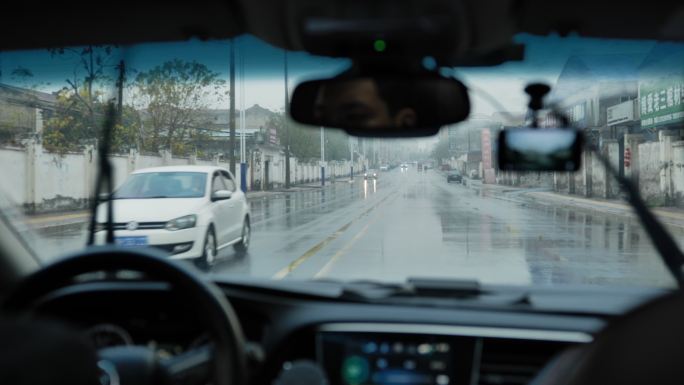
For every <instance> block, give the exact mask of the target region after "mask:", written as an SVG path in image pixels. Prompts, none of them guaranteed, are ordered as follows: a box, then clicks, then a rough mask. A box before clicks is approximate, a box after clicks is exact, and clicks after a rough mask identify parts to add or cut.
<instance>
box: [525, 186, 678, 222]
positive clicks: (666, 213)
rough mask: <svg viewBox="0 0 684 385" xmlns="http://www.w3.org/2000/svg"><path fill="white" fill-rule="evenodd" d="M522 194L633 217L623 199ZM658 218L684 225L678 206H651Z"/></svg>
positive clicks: (555, 202)
mask: <svg viewBox="0 0 684 385" xmlns="http://www.w3.org/2000/svg"><path fill="white" fill-rule="evenodd" d="M522 195H524V196H528V197H530V198H532V199H534V200H542V201H546V202H550V203H554V204H560V205H563V206H567V207H573V208H581V209H586V210H591V211H599V212H602V213H605V214H612V215H619V216H626V217H634V216H635V214H634V210H633V209H632V206H630V205H629V204H628V203H626V202H624V201H617V200H607V199H595V198H584V197H579V196H573V195H564V194H559V193H555V192H528V193H523V194H522ZM651 212H653V213H654V214H655V215H656V216H657V217H658V219H660V220H661V221H662V222H663V223H666V224H668V225H672V226H677V227H684V210H683V209H681V208H679V207H657V208H651Z"/></svg>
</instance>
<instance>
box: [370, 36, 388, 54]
mask: <svg viewBox="0 0 684 385" xmlns="http://www.w3.org/2000/svg"><path fill="white" fill-rule="evenodd" d="M373 48H375V52H385V49H386V48H387V43H386V42H385V41H384V40H382V39H378V40H376V41H374V42H373Z"/></svg>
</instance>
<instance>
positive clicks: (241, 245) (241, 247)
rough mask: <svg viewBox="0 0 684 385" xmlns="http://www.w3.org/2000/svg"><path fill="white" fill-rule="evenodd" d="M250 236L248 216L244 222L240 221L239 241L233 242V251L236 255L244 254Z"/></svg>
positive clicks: (250, 228)
mask: <svg viewBox="0 0 684 385" xmlns="http://www.w3.org/2000/svg"><path fill="white" fill-rule="evenodd" d="M251 237H252V227H251V226H250V224H249V217H246V218H245V220H244V222H243V223H242V237H241V239H240V242H238V243H236V244H235V252H237V253H238V255H244V254H246V253H247V249H248V248H249V241H250V238H251Z"/></svg>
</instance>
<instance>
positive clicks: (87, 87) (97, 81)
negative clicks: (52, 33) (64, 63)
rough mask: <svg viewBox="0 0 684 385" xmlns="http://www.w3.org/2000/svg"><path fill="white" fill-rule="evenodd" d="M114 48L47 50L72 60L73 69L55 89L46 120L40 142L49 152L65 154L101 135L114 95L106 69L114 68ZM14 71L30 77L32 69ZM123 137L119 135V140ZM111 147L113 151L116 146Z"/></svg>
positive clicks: (110, 77)
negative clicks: (53, 110) (52, 106)
mask: <svg viewBox="0 0 684 385" xmlns="http://www.w3.org/2000/svg"><path fill="white" fill-rule="evenodd" d="M115 48H116V47H114V46H104V45H89V46H86V47H83V48H53V49H50V50H49V52H50V53H51V55H52V57H53V58H56V57H61V58H63V59H65V58H66V59H67V60H68V59H72V60H74V70H73V75H72V77H70V78H67V79H65V82H66V84H67V85H66V86H65V87H63V88H62V89H61V90H60V91H58V92H57V105H56V109H55V112H54V113H53V114H52V116H51V117H50V118H49V119H47V120H46V122H45V127H44V132H43V145H44V146H45V148H46V149H47V150H48V151H54V152H59V153H64V152H65V151H73V150H77V149H79V148H80V147H81V146H82V145H84V144H86V143H94V142H95V141H96V140H97V139H98V138H99V137H100V134H101V130H102V127H103V125H104V116H105V115H106V108H107V107H106V106H107V103H108V102H109V101H111V100H112V97H113V96H114V93H113V92H111V90H113V89H114V83H113V82H112V80H113V78H112V76H110V74H109V71H112V70H113V69H114V68H115V63H114V50H115ZM13 74H15V75H16V76H22V77H24V78H27V77H30V76H32V73H31V71H30V70H28V69H24V68H17V69H16V70H15V71H14V72H13ZM119 126H121V124H119ZM116 132H123V127H118V130H117V127H115V133H116ZM122 140H123V139H122V138H119V139H118V142H119V143H120V142H121V141H122ZM115 141H117V139H116V138H115ZM117 146H119V147H120V145H117ZM113 147H114V148H113V150H118V149H119V148H118V147H115V146H113Z"/></svg>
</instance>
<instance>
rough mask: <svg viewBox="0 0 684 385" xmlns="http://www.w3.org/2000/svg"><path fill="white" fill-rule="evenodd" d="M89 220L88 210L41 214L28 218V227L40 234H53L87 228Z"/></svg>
mask: <svg viewBox="0 0 684 385" xmlns="http://www.w3.org/2000/svg"><path fill="white" fill-rule="evenodd" d="M89 218H90V212H89V211H87V210H81V211H70V212H66V213H50V214H39V215H30V216H27V217H26V225H27V226H28V227H30V228H32V229H34V230H37V231H40V232H45V233H53V232H62V231H70V230H78V229H81V228H85V226H86V224H87V222H88V219H89Z"/></svg>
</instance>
